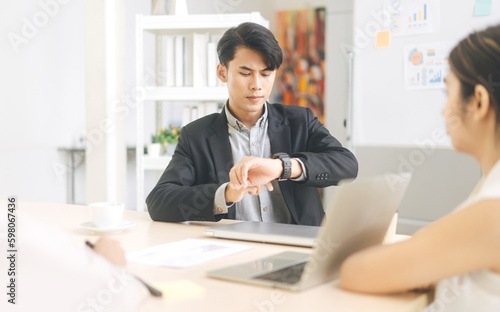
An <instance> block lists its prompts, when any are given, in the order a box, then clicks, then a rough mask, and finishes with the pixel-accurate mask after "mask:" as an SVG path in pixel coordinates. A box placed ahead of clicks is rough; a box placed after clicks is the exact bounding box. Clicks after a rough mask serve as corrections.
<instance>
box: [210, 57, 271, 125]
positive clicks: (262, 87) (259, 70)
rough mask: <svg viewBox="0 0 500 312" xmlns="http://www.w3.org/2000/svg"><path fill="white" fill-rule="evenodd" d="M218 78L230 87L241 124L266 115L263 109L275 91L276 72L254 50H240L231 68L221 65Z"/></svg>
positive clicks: (235, 112) (234, 110)
mask: <svg viewBox="0 0 500 312" xmlns="http://www.w3.org/2000/svg"><path fill="white" fill-rule="evenodd" d="M217 75H218V76H219V79H220V80H221V81H222V82H225V83H226V84H227V89H228V91H229V108H230V109H231V112H232V113H233V114H234V115H235V117H236V118H238V119H239V120H241V121H244V120H246V119H249V118H250V119H252V117H254V116H257V115H258V116H260V114H262V109H263V105H264V103H265V102H266V100H267V99H268V98H269V94H270V93H271V90H272V89H273V84H274V78H275V76H276V70H271V69H269V68H268V67H267V65H266V60H265V58H264V57H263V56H262V55H261V54H260V53H259V52H256V51H254V50H252V49H248V48H245V47H239V48H237V49H236V52H235V54H234V58H233V59H232V60H231V61H230V62H229V63H228V66H227V67H226V66H224V65H222V64H219V65H218V67H217Z"/></svg>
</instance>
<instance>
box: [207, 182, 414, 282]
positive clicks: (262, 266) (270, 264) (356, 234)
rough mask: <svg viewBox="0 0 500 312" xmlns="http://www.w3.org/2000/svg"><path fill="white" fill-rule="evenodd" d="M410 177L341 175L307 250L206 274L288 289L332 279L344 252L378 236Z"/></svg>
mask: <svg viewBox="0 0 500 312" xmlns="http://www.w3.org/2000/svg"><path fill="white" fill-rule="evenodd" d="M410 178H411V175H410V174H400V175H394V174H387V175H383V176H377V177H370V178H358V179H356V180H355V181H352V180H350V181H342V182H341V183H339V186H338V187H337V189H336V191H335V194H334V196H333V199H332V203H331V207H330V208H329V209H328V210H327V215H326V216H325V218H324V220H323V222H322V226H321V228H320V231H319V233H318V238H317V240H316V244H315V245H314V247H313V249H312V253H300V252H291V251H287V252H282V253H279V254H276V255H273V256H270V257H265V258H262V259H258V260H255V261H251V262H247V263H243V264H239V265H233V266H230V267H224V268H221V269H217V270H213V271H209V272H207V275H208V276H209V277H213V278H218V279H224V280H230V281H237V282H244V283H249V284H257V285H262V286H271V287H275V288H282V289H288V290H294V291H299V290H303V289H307V288H310V287H313V286H317V285H320V284H322V283H325V282H328V281H330V280H333V279H335V278H337V277H338V273H339V269H340V265H341V264H342V262H343V261H344V260H345V259H346V258H347V257H348V256H349V255H351V254H353V253H354V252H356V251H359V250H361V249H364V248H367V247H370V246H374V245H377V244H381V243H382V242H383V240H384V237H385V234H386V232H387V229H388V227H389V225H390V223H391V220H392V218H393V216H394V214H395V213H396V211H397V209H398V206H399V205H400V203H401V200H402V198H403V195H404V193H405V191H406V188H407V186H408V184H409V181H410Z"/></svg>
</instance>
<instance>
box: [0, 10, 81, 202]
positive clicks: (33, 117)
mask: <svg viewBox="0 0 500 312" xmlns="http://www.w3.org/2000/svg"><path fill="white" fill-rule="evenodd" d="M61 2H64V3H65V4H60V3H59V2H56V1H49V0H45V1H39V0H24V1H1V2H0V25H1V26H0V68H1V69H2V70H1V71H0V85H1V86H2V88H1V97H0V129H1V131H0V196H1V198H3V199H5V196H10V195H17V196H19V200H30V201H54V202H65V200H66V174H67V171H68V167H67V164H66V159H65V157H64V156H65V155H64V153H62V152H59V151H58V150H57V148H58V147H61V146H68V145H72V144H77V143H78V138H79V137H80V136H81V135H82V132H83V129H84V98H83V92H84V89H83V83H84V80H83V78H84V76H83V74H84V69H83V2H81V1H61ZM80 173H81V172H80V171H79V172H78V174H80ZM84 193H85V192H84V190H80V192H79V194H78V196H79V197H80V198H83V197H84V196H85V194H84Z"/></svg>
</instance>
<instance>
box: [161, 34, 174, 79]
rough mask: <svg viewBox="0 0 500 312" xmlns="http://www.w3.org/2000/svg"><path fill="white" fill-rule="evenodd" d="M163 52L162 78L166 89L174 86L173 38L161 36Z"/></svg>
mask: <svg viewBox="0 0 500 312" xmlns="http://www.w3.org/2000/svg"><path fill="white" fill-rule="evenodd" d="M163 38H164V39H163V50H164V59H165V62H164V64H163V69H162V71H163V77H164V78H165V79H164V81H163V84H164V85H165V86H166V87H173V86H175V45H174V36H163Z"/></svg>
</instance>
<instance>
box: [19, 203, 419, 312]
mask: <svg viewBox="0 0 500 312" xmlns="http://www.w3.org/2000/svg"><path fill="white" fill-rule="evenodd" d="M18 207H19V209H20V210H24V211H28V212H29V213H30V214H32V215H35V216H36V218H37V219H39V220H41V221H44V222H46V223H49V224H52V225H53V226H56V227H59V228H62V229H64V230H66V231H68V232H69V233H70V234H71V235H72V238H73V239H74V240H75V243H81V244H82V245H83V244H84V241H85V240H86V239H89V240H91V241H94V240H96V238H97V236H93V234H92V233H90V232H89V231H86V230H83V229H80V228H79V227H78V224H79V223H82V222H85V221H88V220H89V219H90V217H89V213H88V208H87V207H86V206H75V205H66V204H48V203H27V202H22V201H21V202H19V204H18ZM124 219H125V220H132V221H134V222H135V223H136V226H135V227H133V228H130V229H128V230H126V231H123V232H121V233H119V234H115V235H112V236H113V238H115V239H117V240H119V241H121V243H122V246H123V248H124V249H125V250H126V251H134V250H139V249H143V248H145V247H149V246H153V245H157V244H163V243H167V242H174V241H179V240H182V239H186V238H202V239H216V238H209V237H205V236H204V235H203V230H204V228H205V227H206V226H207V225H200V224H185V223H163V222H153V221H151V219H150V218H149V215H148V214H147V213H145V212H137V211H130V210H127V211H125V215H124ZM221 222H222V223H227V222H231V221H229V220H223V221H221ZM222 223H219V224H222ZM209 225H210V226H212V225H213V224H209ZM234 242H236V241H234ZM236 243H239V244H244V245H250V246H253V247H255V248H253V249H251V250H248V251H245V252H241V253H238V254H235V255H231V256H228V257H225V258H222V259H219V260H216V261H212V262H208V263H206V264H203V265H199V266H195V267H190V268H186V269H173V268H165V267H151V266H144V265H139V264H134V263H130V264H129V265H128V269H129V270H130V271H131V272H132V273H134V274H136V275H138V276H140V277H142V278H143V279H144V280H145V281H148V282H150V283H154V282H166V281H170V282H175V281H179V280H186V279H187V280H190V281H191V282H193V283H195V284H197V285H198V286H200V287H202V288H204V289H205V292H204V294H202V295H197V296H193V297H185V298H182V299H181V298H162V299H159V298H152V297H150V298H147V299H146V300H145V301H144V302H143V304H142V305H141V311H176V312H177V311H218V312H219V311H242V312H244V311H259V312H260V311H262V312H264V311H266V312H279V311H304V312H305V311H307V312H309V311H315V312H318V311H337V312H343V311H345V312H347V311H353V312H354V311H355V312H359V311H370V312H376V311H381V312H382V311H383V312H389V311H401V312H403V311H404V312H406V311H419V310H421V309H422V308H424V307H425V306H426V305H427V304H428V301H429V296H428V295H427V294H415V293H404V294H398V295H391V296H370V295H362V294H356V293H351V292H346V291H343V290H341V289H340V288H339V287H338V281H333V282H330V283H327V284H324V285H321V286H318V287H315V288H313V289H310V290H306V291H303V292H300V293H295V292H289V291H282V290H277V289H272V288H266V287H260V286H253V285H245V284H240V283H233V282H228V281H222V280H216V279H212V278H208V277H206V276H205V272H206V271H208V270H212V269H217V268H221V267H224V266H227V265H230V264H236V263H242V262H246V261H251V260H254V259H258V258H261V257H264V256H268V255H272V254H275V253H278V252H281V251H285V250H296V251H302V252H310V251H311V249H309V248H301V247H290V246H281V245H272V244H259V243H250V242H236Z"/></svg>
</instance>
